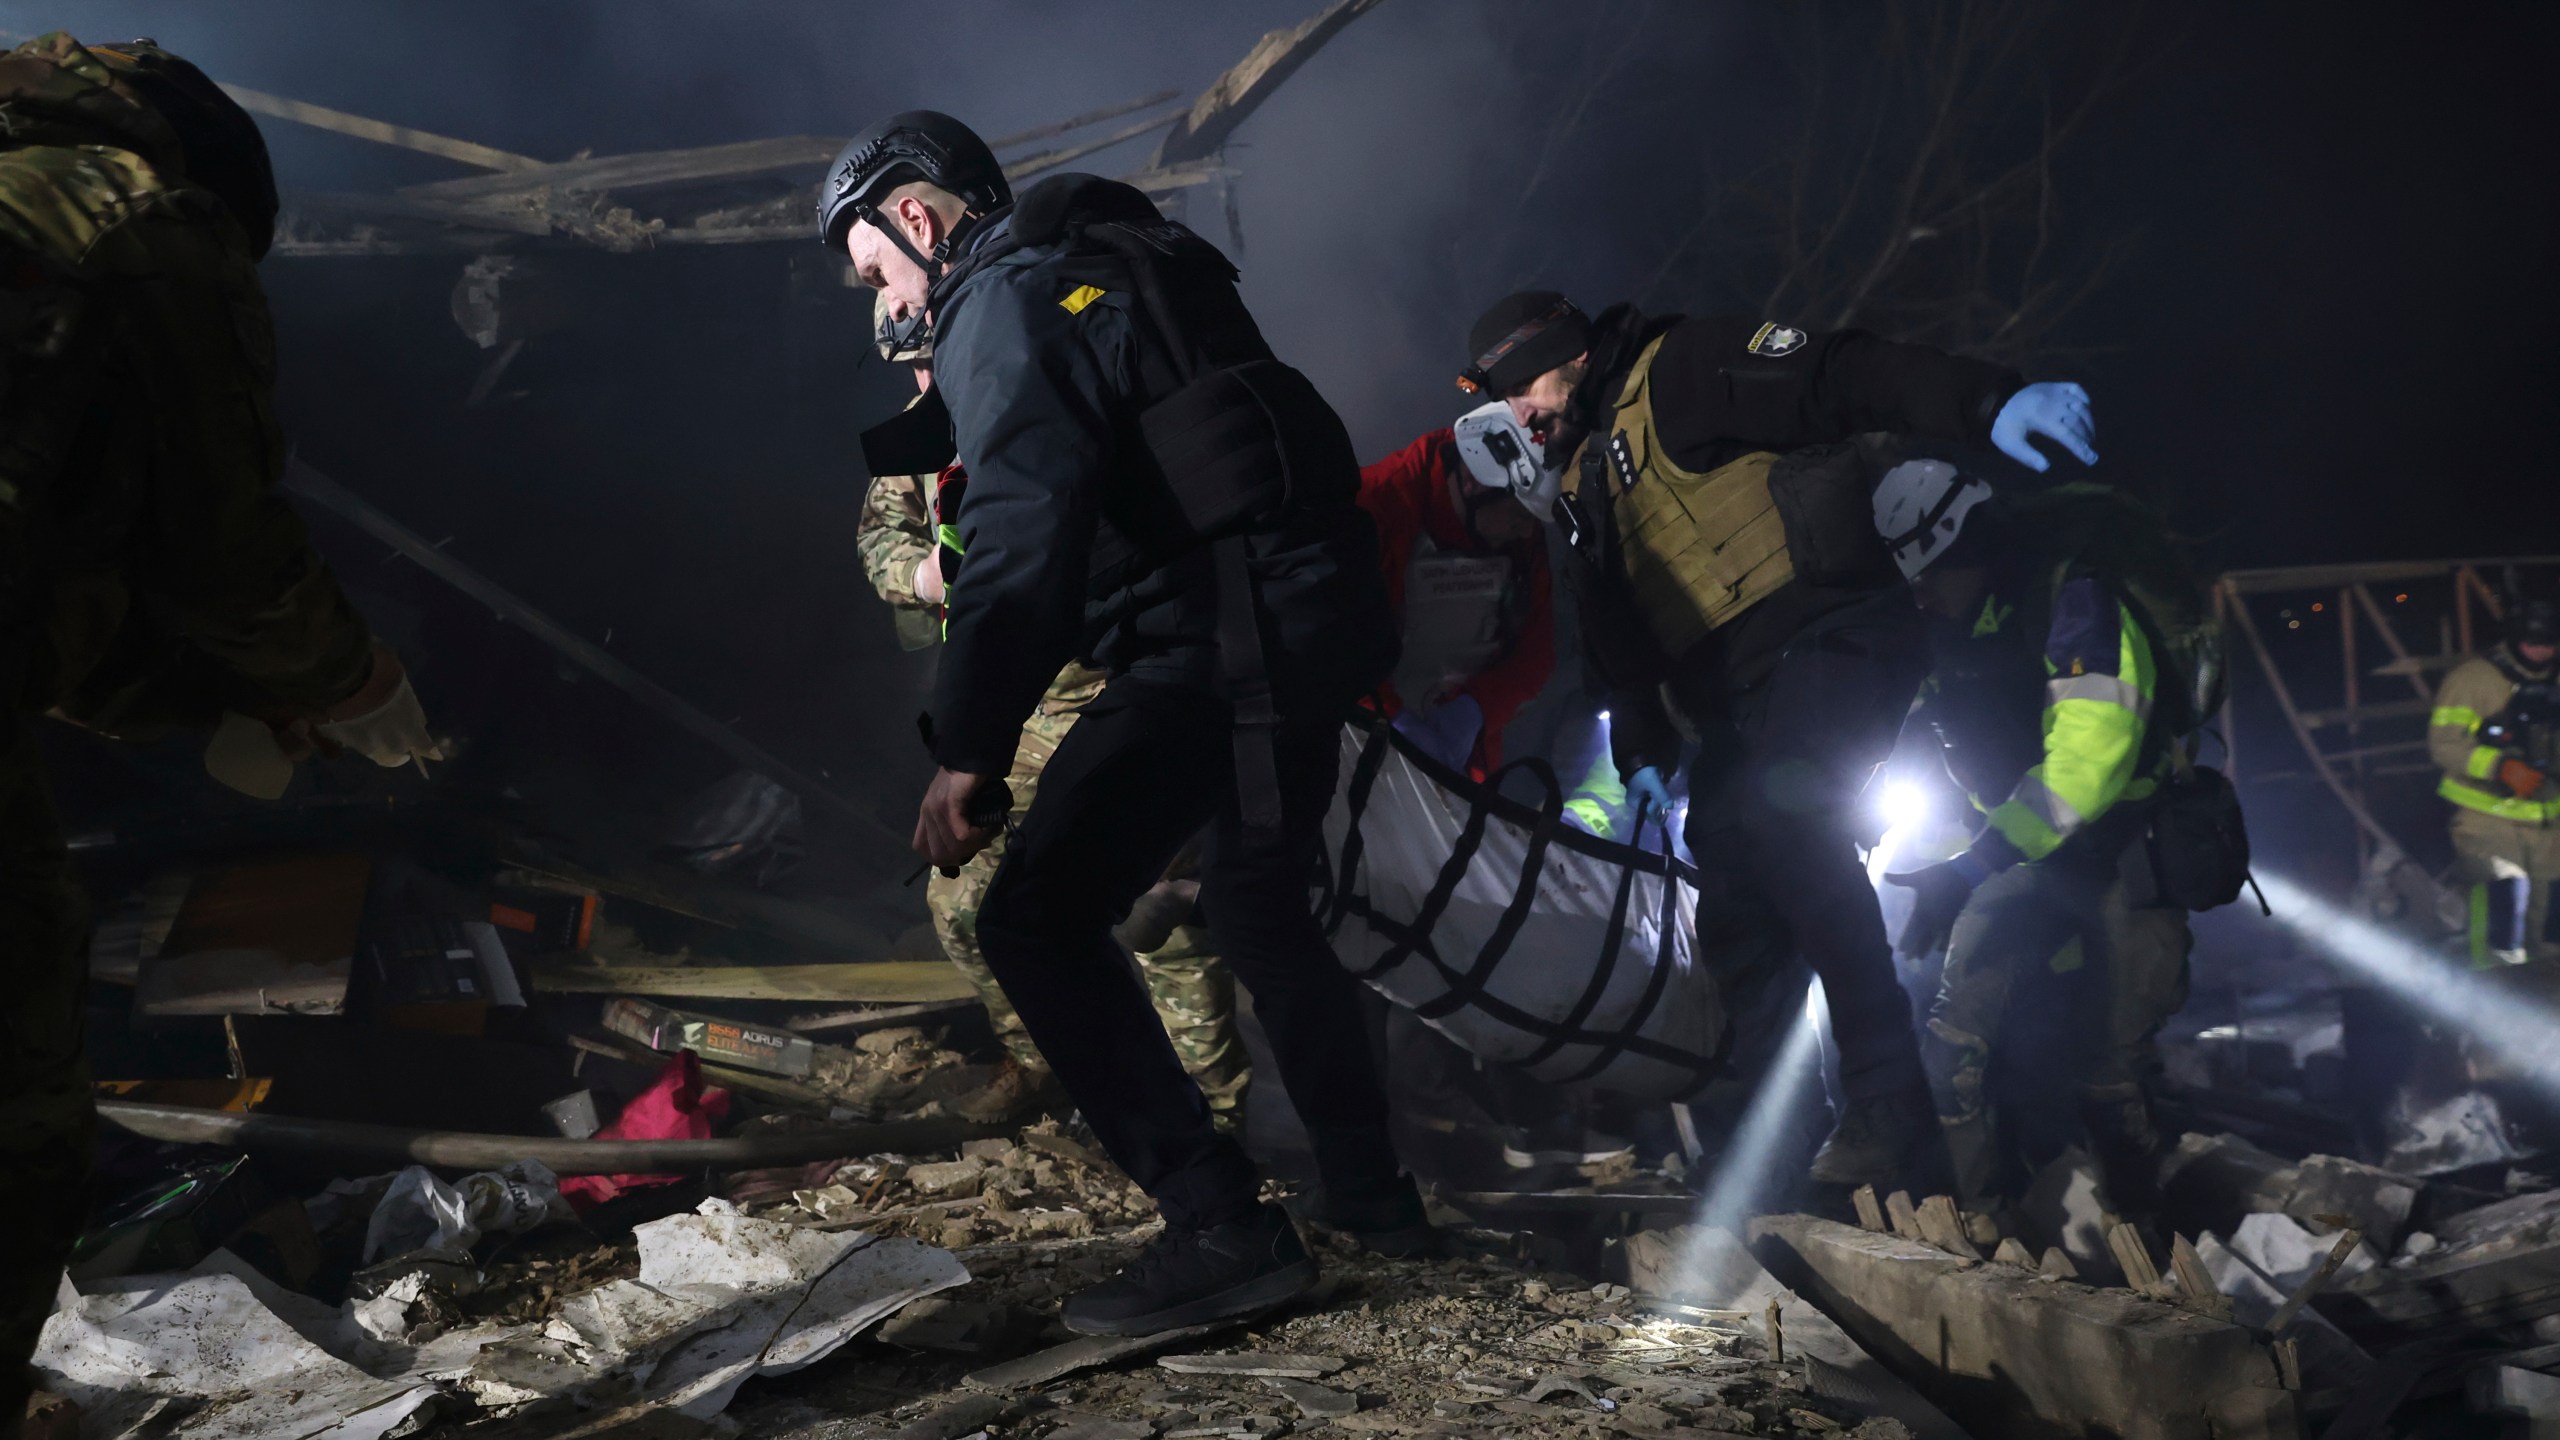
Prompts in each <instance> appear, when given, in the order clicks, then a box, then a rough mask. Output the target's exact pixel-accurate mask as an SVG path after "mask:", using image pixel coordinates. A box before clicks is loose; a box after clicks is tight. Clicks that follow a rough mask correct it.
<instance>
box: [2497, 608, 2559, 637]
mask: <svg viewBox="0 0 2560 1440" xmlns="http://www.w3.org/2000/svg"><path fill="white" fill-rule="evenodd" d="M2507 643H2508V644H2509V645H2560V601H2551V600H2540V599H2534V600H2527V599H2523V598H2516V599H2512V600H2509V601H2508V602H2507Z"/></svg>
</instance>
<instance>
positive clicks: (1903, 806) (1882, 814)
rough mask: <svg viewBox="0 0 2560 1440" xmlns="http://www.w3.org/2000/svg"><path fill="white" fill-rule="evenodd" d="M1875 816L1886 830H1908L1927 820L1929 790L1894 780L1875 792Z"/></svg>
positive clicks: (1908, 782)
mask: <svg viewBox="0 0 2560 1440" xmlns="http://www.w3.org/2000/svg"><path fill="white" fill-rule="evenodd" d="M1876 818H1877V819H1880V820H1882V821H1883V822H1884V823H1885V828H1886V829H1888V830H1909V829H1912V828H1914V827H1917V826H1920V825H1924V824H1927V823H1928V820H1929V792H1928V791H1926V790H1923V789H1921V788H1920V787H1919V786H1917V785H1914V784H1912V783H1911V782H1910V781H1908V780H1896V781H1893V782H1891V783H1890V784H1888V785H1886V786H1885V787H1884V788H1883V789H1881V790H1879V791H1877V792H1876Z"/></svg>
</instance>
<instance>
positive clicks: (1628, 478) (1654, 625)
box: [1563, 339, 1796, 659]
mask: <svg viewBox="0 0 2560 1440" xmlns="http://www.w3.org/2000/svg"><path fill="white" fill-rule="evenodd" d="M1661 350H1662V342H1661V341H1660V340H1658V339H1657V340H1655V341H1654V342H1653V343H1652V344H1650V345H1647V346H1645V347H1644V350H1643V352H1642V353H1640V354H1638V355H1637V356H1636V363H1635V367H1634V368H1633V369H1631V370H1629V371H1628V372H1627V382H1626V385H1625V387H1624V389H1622V390H1621V391H1620V392H1619V395H1618V408H1617V416H1616V421H1615V428H1614V429H1613V430H1612V431H1611V432H1610V435H1609V437H1608V438H1607V439H1606V440H1605V441H1602V440H1601V437H1599V436H1597V435H1594V436H1592V437H1591V439H1590V440H1586V441H1585V442H1583V443H1584V448H1585V451H1586V452H1587V451H1588V449H1589V447H1590V445H1592V444H1593V443H1602V444H1605V446H1606V452H1605V453H1606V454H1607V456H1608V461H1607V472H1608V473H1609V474H1611V475H1614V477H1615V481H1616V485H1615V488H1614V491H1613V493H1612V494H1611V495H1609V496H1607V497H1604V498H1603V499H1602V500H1601V503H1603V504H1606V505H1608V506H1609V508H1610V511H1611V512H1612V514H1613V516H1614V517H1615V519H1616V521H1617V528H1618V550H1619V554H1620V556H1621V557H1622V558H1623V560H1624V563H1625V565H1626V571H1627V580H1628V583H1629V585H1630V586H1631V587H1632V588H1633V590H1634V592H1635V602H1636V611H1637V613H1638V614H1640V615H1642V616H1643V617H1644V620H1645V623H1646V625H1648V626H1649V627H1651V629H1652V631H1653V638H1654V641H1655V643H1657V644H1659V645H1660V646H1661V647H1662V652H1663V653H1664V654H1665V655H1667V656H1670V657H1672V658H1674V659H1677V658H1679V657H1680V656H1682V655H1685V654H1687V653H1688V652H1689V650H1690V648H1691V647H1693V646H1695V645H1696V644H1697V643H1698V642H1699V641H1701V640H1704V639H1705V638H1707V632H1709V631H1711V630H1713V629H1715V628H1716V627H1717V626H1719V625H1722V624H1724V623H1725V622H1727V621H1729V620H1731V619H1733V618H1734V617H1735V616H1737V615H1740V614H1741V613H1742V612H1743V611H1745V610H1748V609H1750V608H1751V607H1752V606H1753V605H1755V604H1757V603H1759V601H1760V600H1761V598H1762V597H1764V596H1766V595H1768V594H1769V593H1770V592H1771V591H1773V590H1776V589H1777V588H1778V587H1779V586H1781V585H1784V584H1786V583H1787V582H1788V581H1789V580H1791V579H1793V578H1795V573H1796V572H1795V564H1794V562H1793V561H1792V560H1790V559H1789V558H1788V556H1787V535H1786V527H1785V526H1784V525H1783V524H1782V523H1781V522H1780V520H1779V518H1778V508H1777V506H1776V505H1775V504H1774V503H1772V502H1771V501H1770V499H1769V467H1770V466H1771V465H1773V464H1775V463H1777V459H1778V457H1777V456H1775V455H1773V454H1771V453H1769V452H1768V451H1765V450H1755V451H1753V452H1752V453H1750V454H1748V455H1745V456H1743V457H1742V458H1740V459H1738V460H1733V461H1730V462H1728V463H1726V464H1723V465H1719V466H1717V467H1716V468H1715V469H1713V470H1709V471H1707V472H1706V473H1705V474H1699V473H1698V472H1696V471H1692V470H1683V469H1681V468H1680V467H1679V466H1678V465H1676V464H1674V463H1673V462H1672V459H1671V456H1670V454H1669V452H1668V451H1666V450H1664V448H1663V446H1662V438H1661V434H1660V432H1659V431H1658V430H1657V429H1656V427H1655V424H1654V418H1653V384H1652V381H1653V361H1654V357H1655V356H1656V355H1658V354H1659V353H1660V352H1661ZM1589 473H1590V472H1587V471H1585V470H1584V469H1583V467H1582V466H1581V465H1580V464H1573V465H1568V466H1566V467H1565V472H1564V483H1563V489H1564V492H1565V493H1566V494H1569V495H1578V494H1580V493H1581V488H1582V486H1583V485H1584V484H1585V483H1586V479H1585V477H1586V476H1587V475H1588V474H1589ZM1602 483H1603V484H1604V485H1605V484H1607V483H1608V481H1607V480H1606V479H1605V478H1604V479H1603V481H1602Z"/></svg>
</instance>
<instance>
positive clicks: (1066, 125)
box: [987, 90, 1182, 150]
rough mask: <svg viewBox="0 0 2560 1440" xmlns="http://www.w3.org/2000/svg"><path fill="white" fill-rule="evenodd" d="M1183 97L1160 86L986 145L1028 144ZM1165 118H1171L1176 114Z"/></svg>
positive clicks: (1009, 146)
mask: <svg viewBox="0 0 2560 1440" xmlns="http://www.w3.org/2000/svg"><path fill="white" fill-rule="evenodd" d="M1181 98H1182V92H1181V91H1180V90H1159V91H1157V92H1156V93H1154V94H1153V95H1141V96H1139V97H1138V98H1137V99H1135V100H1123V101H1121V102H1120V103H1119V104H1117V105H1105V106H1103V107H1102V108H1101V109H1099V110H1087V111H1086V112H1084V113H1083V114H1081V115H1070V116H1068V117H1067V118H1066V119H1064V120H1054V121H1051V122H1050V123H1048V124H1046V125H1034V126H1032V127H1031V128H1030V129H1028V130H1016V131H1015V132H1013V133H1012V134H1010V135H999V136H997V137H996V138H994V139H993V140H990V141H988V142H987V148H988V149H990V150H1010V149H1012V148H1013V147H1014V146H1016V145H1028V144H1030V143H1031V142H1032V141H1034V140H1046V139H1048V138H1049V137H1051V136H1053V135H1064V134H1066V133H1067V132H1068V131H1070V130H1081V129H1083V128H1084V127H1086V126H1087V125H1099V124H1101V123H1102V122H1103V121H1105V120H1117V119H1119V118H1120V117H1121V116H1123V115H1126V114H1129V113H1130V112H1132V111H1136V110H1144V109H1146V108H1147V107H1148V106H1150V105H1161V104H1163V103H1164V102H1166V101H1167V100H1179V99H1181ZM1166 118H1167V119H1168V120H1170V119H1171V118H1173V117H1171V116H1167V117H1166Z"/></svg>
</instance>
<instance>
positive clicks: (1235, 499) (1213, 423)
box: [1138, 360, 1360, 543]
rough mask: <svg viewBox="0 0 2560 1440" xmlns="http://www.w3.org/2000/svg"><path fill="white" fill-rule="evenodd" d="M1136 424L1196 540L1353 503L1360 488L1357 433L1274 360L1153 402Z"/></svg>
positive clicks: (1206, 378)
mask: <svg viewBox="0 0 2560 1440" xmlns="http://www.w3.org/2000/svg"><path fill="white" fill-rule="evenodd" d="M1138 428H1139V431H1140V433H1141V434H1143V435H1144V436H1145V438H1146V442H1147V450H1148V452H1149V453H1150V454H1152V455H1154V456H1155V459H1156V463H1157V464H1158V465H1160V466H1162V467H1163V469H1164V475H1165V481H1166V484H1167V486H1168V487H1169V488H1170V489H1171V490H1172V491H1173V498H1174V502H1175V504H1176V505H1178V506H1179V507H1180V508H1181V511H1182V520H1183V523H1184V524H1185V525H1186V526H1187V527H1188V528H1189V530H1190V532H1191V539H1192V540H1193V541H1194V542H1195V543H1196V542H1197V541H1200V540H1213V539H1216V538H1217V537H1219V536H1221V535H1224V534H1227V533H1229V532H1231V531H1235V530H1241V529H1247V528H1251V527H1253V526H1254V525H1256V524H1257V523H1260V522H1263V521H1268V520H1271V519H1275V518H1277V517H1278V516H1279V515H1280V513H1281V512H1282V511H1285V510H1293V509H1313V508H1317V507H1320V506H1327V505H1341V504H1347V503H1349V502H1350V501H1351V500H1352V498H1353V495H1354V493H1355V492H1356V490H1357V487H1358V484H1359V474H1360V462H1359V457H1358V455H1357V454H1356V452H1354V451H1353V450H1352V448H1351V436H1350V433H1349V432H1348V431H1346V430H1344V429H1343V428H1342V421H1341V420H1340V419H1339V418H1338V417H1336V416H1335V415H1334V413H1333V408H1332V407H1331V406H1329V405H1327V404H1325V403H1324V398H1323V397H1322V396H1321V395H1318V394H1317V393H1316V388H1315V386H1313V385H1312V384H1309V383H1308V381H1307V377H1305V376H1304V375H1301V374H1299V373H1298V372H1297V371H1295V370H1293V369H1291V368H1290V367H1288V366H1286V365H1283V364H1281V363H1280V362H1279V361H1277V360H1250V361H1247V362H1245V363H1244V364H1242V365H1233V366H1229V367H1227V368H1226V369H1223V370H1214V371H1211V372H1210V373H1208V374H1206V375H1203V376H1201V377H1200V378H1199V379H1197V380H1194V381H1192V382H1191V383H1190V384H1188V385H1185V386H1183V387H1182V388H1181V389H1179V390H1176V391H1175V392H1173V393H1172V394H1171V395H1168V396H1166V397H1165V398H1164V399H1162V400H1159V401H1157V402H1156V403H1155V404H1153V405H1150V406H1148V407H1147V410H1146V413H1145V414H1143V415H1141V416H1139V417H1138ZM1346 478H1347V481H1348V483H1347V484H1346ZM1311 492H1313V493H1311Z"/></svg>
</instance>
